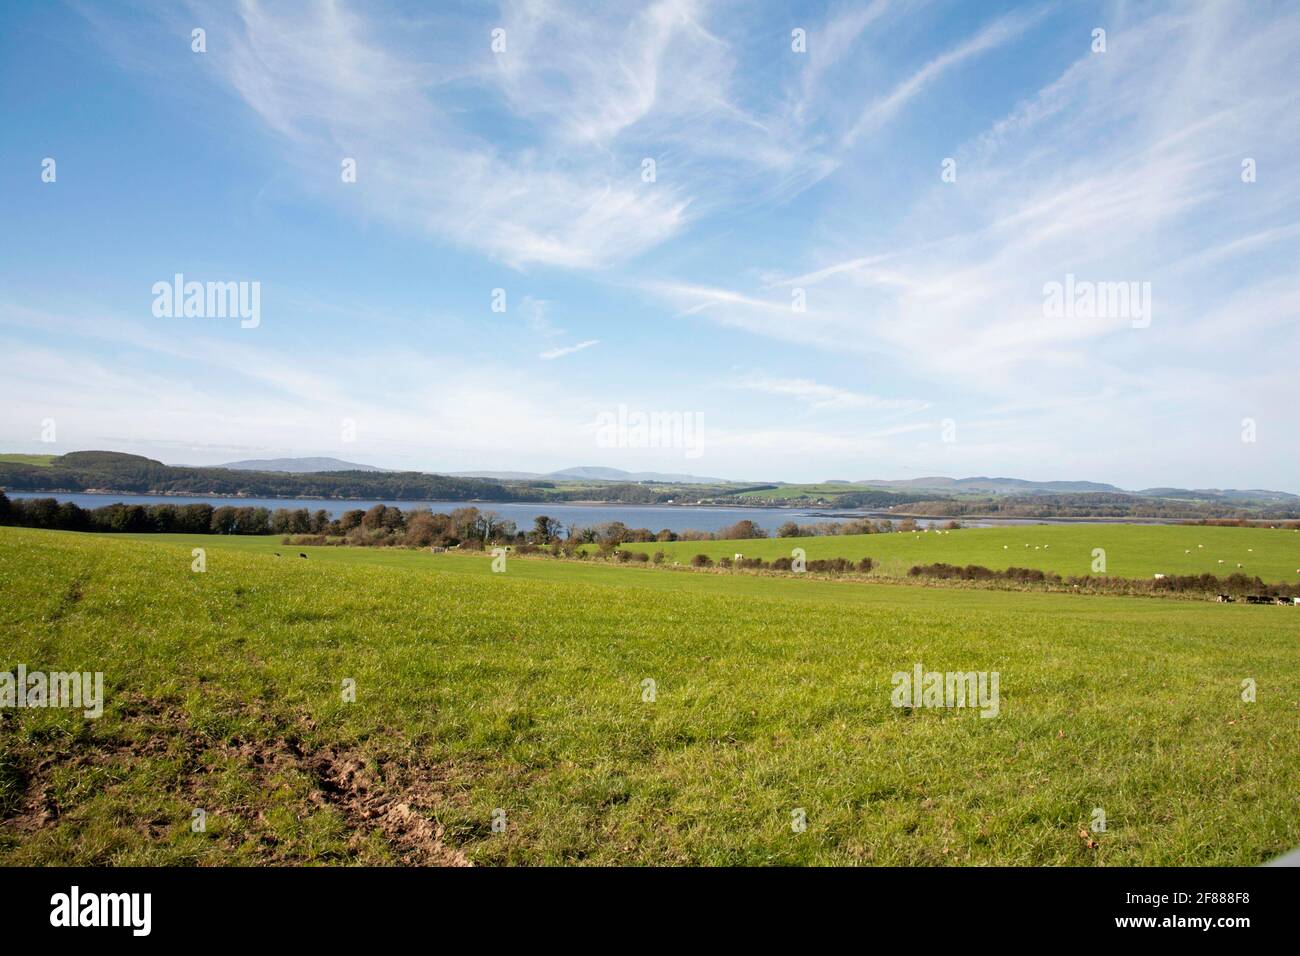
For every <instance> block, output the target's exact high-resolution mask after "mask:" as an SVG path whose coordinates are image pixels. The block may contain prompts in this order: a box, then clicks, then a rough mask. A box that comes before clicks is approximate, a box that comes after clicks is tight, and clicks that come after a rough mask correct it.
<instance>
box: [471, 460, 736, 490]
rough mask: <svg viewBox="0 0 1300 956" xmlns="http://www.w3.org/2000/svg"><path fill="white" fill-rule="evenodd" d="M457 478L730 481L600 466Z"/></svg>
mask: <svg viewBox="0 0 1300 956" xmlns="http://www.w3.org/2000/svg"><path fill="white" fill-rule="evenodd" d="M451 475H452V477H454V478H495V479H497V480H498V481H539V480H544V479H545V480H552V481H554V480H563V479H566V478H567V479H570V480H578V481H662V482H666V483H671V484H678V485H725V484H729V483H731V479H727V478H702V477H700V476H699V475H679V474H670V473H665V472H661V471H623V470H622V469H621V468H603V467H601V466H599V465H582V466H580V467H577V468H565V469H564V470H563V471H551V472H545V473H543V472H536V471H454V472H451Z"/></svg>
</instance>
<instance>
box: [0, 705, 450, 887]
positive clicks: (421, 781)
mask: <svg viewBox="0 0 1300 956" xmlns="http://www.w3.org/2000/svg"><path fill="white" fill-rule="evenodd" d="M122 723H123V724H124V726H122V727H120V728H119V732H117V733H114V734H113V735H112V736H106V737H103V738H94V737H91V736H89V735H87V737H85V738H77V739H75V740H74V741H66V740H65V741H63V742H62V744H61V747H60V749H61V750H62V751H63V752H61V753H58V754H55V755H49V754H31V755H30V758H31V759H30V761H24V763H26V764H27V766H25V767H24V768H23V771H24V772H23V777H24V778H25V784H26V786H25V790H24V793H23V795H22V797H21V799H20V800H19V801H18V802H17V806H16V807H13V808H12V809H13V812H12V813H9V814H6V815H5V816H4V817H3V819H0V823H2V824H3V825H4V826H5V827H6V828H11V829H13V830H15V831H17V832H18V833H31V832H34V831H38V830H41V829H43V828H45V827H50V826H56V825H57V824H58V823H59V820H60V818H61V816H62V815H63V812H64V810H65V808H63V807H60V806H59V805H58V801H57V799H56V796H55V793H54V789H53V787H52V786H51V775H52V772H53V771H55V770H57V769H59V768H72V769H76V768H84V769H87V770H89V769H92V768H107V769H110V770H112V769H118V770H121V771H123V772H124V773H128V772H129V768H130V766H131V765H132V764H133V763H134V762H136V761H138V760H140V759H141V758H145V759H148V758H151V757H152V758H160V757H163V756H167V755H171V756H173V757H175V756H180V757H182V758H183V760H184V769H185V778H184V781H185V782H184V784H183V786H182V789H181V792H180V793H179V794H178V795H179V796H182V797H184V798H185V799H186V800H187V802H191V803H192V804H193V805H194V806H201V805H203V803H204V802H205V801H204V800H203V799H202V797H201V796H200V795H201V793H203V792H204V787H203V786H202V782H203V777H204V776H205V775H209V774H214V773H221V772H222V771H223V769H224V768H225V765H226V764H227V763H228V762H230V761H232V760H233V762H235V763H236V764H239V765H242V767H243V768H244V769H245V770H246V771H247V772H248V773H249V774H250V775H251V777H252V779H253V781H254V782H255V784H257V785H259V786H262V787H263V789H266V788H269V787H271V786H273V784H271V780H272V778H280V779H283V778H284V775H285V774H293V773H295V772H296V773H300V774H304V775H305V776H306V777H307V778H308V779H309V780H310V781H311V784H312V790H311V792H310V795H309V798H308V799H309V800H310V802H311V804H312V805H313V806H316V807H321V808H332V809H333V810H334V811H335V812H337V813H339V814H341V815H342V816H343V818H344V819H345V820H346V821H347V824H348V826H349V828H350V829H351V831H352V832H353V838H352V841H351V842H352V845H353V847H354V848H359V846H360V844H361V843H363V842H364V841H365V839H366V837H367V836H368V835H369V834H372V833H374V832H376V831H377V832H378V833H379V834H381V835H382V836H383V838H384V840H385V842H386V843H387V845H388V846H389V847H390V849H391V851H392V852H393V854H394V856H396V858H397V859H398V860H400V861H401V862H402V863H404V864H407V865H412V866H470V865H471V864H470V863H469V861H468V860H467V859H466V857H465V855H464V854H463V853H462V852H460V851H459V850H457V849H455V848H453V847H450V846H448V845H447V844H445V843H444V842H443V828H442V827H441V826H440V825H439V824H437V823H436V822H435V821H434V820H433V819H432V818H431V817H430V816H429V814H428V811H430V810H431V809H433V808H434V807H436V806H437V805H438V804H439V803H440V802H444V801H445V800H446V796H445V793H444V790H443V788H442V784H443V783H444V782H445V780H446V774H445V772H443V769H442V768H439V767H437V766H436V765H418V764H413V763H411V762H409V761H405V760H401V759H385V760H382V761H375V760H373V759H372V760H369V761H368V760H367V759H366V755H365V754H363V753H361V752H359V751H355V750H349V749H346V748H339V747H333V746H329V747H318V748H309V747H307V746H305V745H304V743H303V739H304V737H305V736H309V735H310V733H311V731H313V730H314V729H315V725H314V724H313V723H312V722H311V720H310V719H308V718H302V719H300V720H299V727H298V728H297V729H290V730H289V731H288V732H286V733H284V734H283V736H280V737H276V738H273V739H270V740H244V739H241V738H239V737H232V738H230V739H228V740H219V739H215V738H213V737H210V736H207V735H204V734H202V733H200V732H199V731H197V730H195V728H194V727H193V726H191V724H190V722H189V719H188V717H187V716H186V715H185V714H184V712H182V711H181V710H180V709H179V708H176V707H171V706H167V705H160V704H157V703H155V702H153V701H149V700H144V699H137V700H135V701H132V702H131V703H129V704H128V705H127V708H126V712H125V715H124V718H123V722H122ZM263 785H264V786H263ZM219 812H220V813H222V814H223V815H226V814H230V815H234V816H236V817H239V818H241V819H243V820H245V821H248V822H249V823H250V824H251V829H253V830H259V829H263V828H262V827H260V826H258V821H259V820H260V817H261V811H260V810H259V809H258V808H256V807H253V806H249V805H236V806H223V807H221V808H220V810H219ZM140 825H141V827H142V829H146V830H147V831H148V832H149V834H150V836H152V837H155V838H157V837H160V836H161V835H163V834H164V833H165V832H166V831H167V829H168V828H169V827H171V826H174V825H175V822H174V821H170V820H158V821H141V822H140ZM262 842H263V844H264V846H265V848H266V850H267V851H268V862H272V863H274V862H293V861H291V860H285V859H283V858H282V857H276V856H274V853H273V850H274V846H275V843H276V840H275V837H274V835H273V834H271V833H269V832H264V833H263V837H262Z"/></svg>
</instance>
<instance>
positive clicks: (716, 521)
mask: <svg viewBox="0 0 1300 956" xmlns="http://www.w3.org/2000/svg"><path fill="white" fill-rule="evenodd" d="M6 494H7V495H8V496H9V497H10V498H56V499H58V500H59V501H71V502H74V503H75V504H77V505H79V506H80V507H82V508H102V507H104V506H105V505H111V504H114V503H116V502H119V501H120V502H122V503H123V504H130V505H161V504H171V505H190V504H210V505H212V506H213V507H214V508H219V507H221V506H222V505H233V506H235V507H253V508H267V509H269V510H271V511H274V510H275V509H276V508H288V509H289V510H291V511H292V510H296V509H298V508H306V509H307V510H308V511H311V512H315V511H318V510H319V509H321V508H324V509H325V510H326V511H328V512H329V514H330V516H331V517H334V518H337V517H338V516H339V515H341V514H343V512H345V511H351V510H352V509H354V508H361V509H363V510H364V509H366V508H370V507H371V506H372V505H376V504H385V505H394V506H396V507H398V508H401V509H402V510H403V511H410V510H411V509H413V508H428V509H429V510H431V511H441V512H451V511H453V510H454V509H456V508H464V507H467V506H468V505H469V504H473V506H474V507H476V508H478V509H479V510H480V511H494V512H496V513H497V514H499V515H500V516H501V517H503V518H508V519H509V520H511V521H513V522H514V523H515V524H516V525H517V526H518V527H519V528H521V529H526V528H531V527H532V525H533V519H534V518H536V517H537V516H538V515H549V516H550V517H552V518H554V519H556V520H557V521H559V522H561V523H562V524H563V525H564V526H565V527H568V526H569V525H576V526H578V527H580V528H582V527H589V526H593V525H598V524H603V523H604V522H606V521H621V522H623V524H625V525H627V526H628V527H629V528H649V529H651V530H652V531H659V530H660V529H662V528H667V529H668V530H669V531H677V532H681V531H686V530H688V529H693V530H696V531H716V530H718V529H719V528H725V527H726V526H728V525H732V524H735V523H736V522H737V521H740V520H741V519H742V518H748V519H750V520H751V521H753V522H755V523H756V524H758V525H759V526H760V527H762V528H764V529H765V530H767V531H769V532H771V531H775V530H776V529H777V528H778V527H780V526H781V525H782V524H784V523H785V522H787V521H794V522H796V523H798V524H815V523H816V522H819V521H842V520H845V518H847V517H849V516H848V515H835V516H831V515H829V514H828V513H827V512H825V511H806V510H799V509H795V508H791V509H784V508H783V509H779V510H777V509H767V508H725V507H719V508H709V507H703V506H701V507H680V506H673V505H580V504H550V503H534V502H494V501H487V502H464V501H383V502H381V501H379V500H370V501H339V500H337V499H322V498H220V497H206V498H205V497H202V496H199V497H189V496H186V495H88V494H54V493H41V492H31V491H9V492H6ZM966 523H967V524H977V523H980V522H966Z"/></svg>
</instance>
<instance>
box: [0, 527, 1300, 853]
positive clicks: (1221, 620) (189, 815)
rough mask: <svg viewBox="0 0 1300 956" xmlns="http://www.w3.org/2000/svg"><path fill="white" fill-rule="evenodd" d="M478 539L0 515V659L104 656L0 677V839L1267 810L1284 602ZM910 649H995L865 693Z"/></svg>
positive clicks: (1045, 826)
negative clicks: (972, 690) (710, 565)
mask: <svg viewBox="0 0 1300 956" xmlns="http://www.w3.org/2000/svg"><path fill="white" fill-rule="evenodd" d="M1034 530H1039V529H1034ZM1195 530H1199V531H1202V532H1208V531H1212V530H1214V529H1195ZM1230 530H1235V529H1230ZM967 533H970V534H975V533H976V532H967ZM1026 533H1028V532H1026ZM931 534H933V533H931ZM1277 534H1281V533H1280V532H1279V533H1277ZM888 537H891V536H885V535H880V536H873V537H872V538H871V539H870V540H871V542H872V543H876V542H878V541H880V540H882V539H885V538H888ZM898 537H900V538H901V537H903V536H898ZM945 537H949V536H945ZM950 537H952V538H953V539H954V540H956V539H958V537H959V535H958V533H954V534H953V535H951V536H950ZM817 540H818V539H806V543H808V544H813V543H815V542H816V541H817ZM1207 542H1208V537H1207ZM691 546H692V547H696V548H698V547H700V545H698V544H692V545H691ZM193 547H203V548H204V549H205V558H206V571H204V572H202V573H198V572H195V571H193V570H191V568H192V562H193V560H194V559H193V557H192V555H191V549H192V548H193ZM918 547H919V545H918ZM275 551H279V552H280V553H281V554H282V555H284V556H283V557H279V558H277V557H275V555H274V552H275ZM299 552H302V553H305V554H307V555H308V558H307V559H306V560H304V559H301V558H299V557H297V554H298V553H299ZM809 553H810V557H811V556H814V554H813V552H812V551H811V550H810V552H809ZM936 560H945V559H944V558H937V559H936ZM490 562H491V559H490V557H488V556H487V555H476V556H468V555H466V556H461V555H431V554H429V553H427V552H414V551H397V550H387V551H380V550H370V549H343V548H302V547H297V546H292V547H286V546H283V545H280V544H279V543H278V541H277V540H275V539H270V538H260V539H249V538H223V537H217V536H195V537H193V538H187V537H184V536H139V537H137V538H134V539H129V540H125V539H117V538H110V537H108V536H104V535H80V534H73V533H65V532H47V531H31V530H22V529H13V528H0V594H2V595H3V600H0V670H9V671H13V670H14V669H15V668H16V667H17V665H18V664H19V663H22V664H25V665H26V667H27V668H28V669H29V670H38V669H40V670H46V671H67V670H90V671H102V672H103V673H104V675H105V684H106V686H105V697H106V701H105V712H104V716H103V717H102V718H101V719H99V720H88V719H86V718H84V717H83V716H82V715H81V714H80V712H75V711H74V712H70V711H67V710H6V711H0V821H2V822H0V863H3V864H11V865H13V864H18V865H22V864H225V863H257V864H282V863H328V864H344V863H384V862H408V863H459V862H472V863H476V864H483V865H491V864H546V863H550V864H558V863H616V864H650V865H661V864H683V863H696V864H921V865H961V864H1073V865H1124V864H1255V863H1260V862H1263V861H1264V860H1267V859H1269V858H1271V857H1273V856H1275V855H1277V854H1279V853H1281V852H1283V851H1285V850H1288V849H1290V848H1292V847H1294V846H1295V845H1297V844H1300V808H1298V807H1297V803H1296V799H1295V794H1296V793H1297V792H1298V791H1300V653H1298V648H1297V635H1298V634H1300V619H1297V617H1296V614H1295V612H1294V611H1293V610H1292V609H1290V608H1277V607H1252V606H1242V605H1225V606H1220V605H1213V604H1207V603H1203V602H1183V601H1151V600H1143V599H1135V598H1115V597H1098V596H1084V595H1068V594H1046V593H1021V592H1003V591H974V590H959V589H955V590H945V589H942V588H909V587H898V586H892V585H872V584H852V583H837V582H832V581H815V580H807V579H797V578H793V577H792V578H774V577H765V576H758V575H721V574H693V573H671V572H666V571H663V570H656V569H653V568H632V567H622V566H614V565H607V564H591V565H586V564H581V563H573V562H559V561H548V560H524V559H510V560H509V561H508V563H507V571H506V572H505V573H504V574H494V573H492V572H491V570H490ZM916 663H921V664H923V666H924V668H925V669H926V670H927V671H930V670H936V671H948V670H960V671H969V670H976V671H998V672H999V674H1000V712H999V715H998V716H997V717H996V718H994V719H982V718H981V717H980V716H979V713H978V711H976V710H970V709H951V710H949V709H939V708H921V709H917V710H914V711H913V710H906V709H900V708H895V707H893V706H892V705H891V701H890V695H891V690H892V684H891V675H892V674H893V673H894V672H896V671H910V670H911V669H912V667H913V665H914V664H916ZM647 679H649V680H653V681H654V682H655V693H654V695H653V696H654V699H653V700H647V699H645V696H646V690H645V686H646V685H644V683H643V682H644V681H646V680H647ZM1246 679H1251V680H1253V681H1254V682H1255V685H1256V688H1257V696H1256V700H1255V701H1254V702H1247V701H1244V700H1243V699H1242V690H1241V687H1242V682H1243V680H1246ZM345 680H350V681H353V682H355V683H354V685H353V686H354V687H355V694H354V696H355V699H354V700H346V699H344V693H343V691H342V688H343V687H344V681H345ZM1097 808H1100V809H1102V810H1103V811H1104V812H1105V814H1106V819H1107V828H1106V831H1105V832H1096V831H1095V829H1093V828H1092V822H1091V821H1092V818H1093V814H1094V810H1095V809H1097ZM196 810H202V811H203V812H204V814H205V817H204V820H205V824H204V827H203V828H202V829H201V831H200V832H195V827H194V826H193V825H192V821H193V820H194V819H195V811H196ZM797 811H802V813H803V814H804V815H805V818H806V821H807V823H806V829H804V830H803V831H802V832H798V831H796V830H795V829H794V828H793V827H792V826H791V822H792V819H794V816H792V815H793V814H795V813H796V812H797ZM494 822H495V823H496V827H495V828H494Z"/></svg>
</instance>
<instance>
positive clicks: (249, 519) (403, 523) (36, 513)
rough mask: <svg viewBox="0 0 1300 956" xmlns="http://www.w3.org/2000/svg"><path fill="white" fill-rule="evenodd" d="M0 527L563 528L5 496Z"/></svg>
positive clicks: (506, 533) (245, 530)
mask: <svg viewBox="0 0 1300 956" xmlns="http://www.w3.org/2000/svg"><path fill="white" fill-rule="evenodd" d="M0 524H4V525H17V526H20V527H25V528H49V529H54V530H61V531H108V532H140V533H150V532H154V533H167V532H172V533H182V534H281V535H315V536H321V537H325V536H328V537H333V538H337V539H341V540H343V541H347V542H349V543H355V544H407V545H412V546H420V547H427V546H429V545H446V546H454V545H456V544H460V543H461V542H465V541H477V542H496V541H501V542H515V541H522V540H533V541H538V542H541V543H548V542H550V541H551V540H552V539H553V538H554V537H555V536H556V534H557V533H558V531H559V523H558V522H556V521H554V520H553V519H550V518H538V519H537V522H536V526H535V528H534V529H533V531H532V532H529V533H527V534H524V535H522V536H521V535H520V533H519V532H518V531H517V530H516V528H515V524H514V522H513V521H505V520H502V519H501V518H500V516H498V515H497V514H495V513H494V512H491V511H480V510H479V509H478V508H475V507H467V508H457V509H455V510H453V511H452V512H451V514H434V513H433V512H431V511H429V510H428V509H415V510H413V511H410V512H403V511H402V509H400V508H394V507H391V506H388V505H382V504H380V505H375V506H373V507H372V508H370V509H369V510H363V509H360V508H356V509H353V510H351V511H345V512H344V513H343V514H342V515H340V516H339V517H338V518H332V517H330V514H329V512H328V511H326V510H325V509H324V508H321V509H318V510H316V511H314V512H312V511H308V510H307V509H306V508H299V509H296V510H290V509H288V508H277V509H276V510H275V511H271V510H269V509H267V508H258V507H250V506H236V505H223V506H221V507H217V508H214V507H212V505H208V504H192V505H171V504H158V505H127V504H121V503H118V504H111V505H105V506H104V507H102V508H82V507H81V506H79V505H77V504H74V503H73V502H71V501H65V502H59V501H58V500H56V499H54V498H17V499H13V500H11V499H10V498H9V497H8V496H7V495H5V494H4V493H3V492H0Z"/></svg>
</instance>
